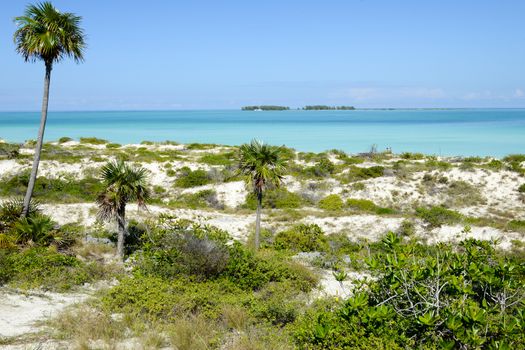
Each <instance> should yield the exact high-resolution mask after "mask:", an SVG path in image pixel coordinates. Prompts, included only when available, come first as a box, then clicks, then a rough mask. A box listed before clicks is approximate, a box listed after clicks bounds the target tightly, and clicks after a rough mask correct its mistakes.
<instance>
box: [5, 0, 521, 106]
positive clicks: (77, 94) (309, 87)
mask: <svg viewBox="0 0 525 350" xmlns="http://www.w3.org/2000/svg"><path fill="white" fill-rule="evenodd" d="M52 2H53V4H54V5H55V7H56V8H58V9H59V10H61V11H62V12H74V13H76V14H78V15H80V16H82V17H83V21H82V26H83V27H84V30H85V33H86V35H87V44H88V47H87V50H86V52H85V62H84V63H82V64H75V63H74V62H71V61H67V60H65V61H63V62H61V63H59V64H57V65H55V67H54V69H53V73H52V80H51V96H50V104H49V108H50V110H57V111H58V110H137V109H138V110H171V109H238V108H240V107H241V106H244V105H253V104H257V105H258V104H277V105H286V106H290V107H300V106H304V105H308V104H328V105H353V106H356V107H358V108H376V107H392V108H408V107H418V108H421V107H479V108H520V107H525V20H524V14H525V1H523V0H425V1H421V0H396V1H392V0H324V1H321V0H316V1H313V0H297V1H294V0H264V1H263V0H259V1H246V0H244V1H243V0H239V1H233V0H222V1H217V0H209V1H203V0H192V1H179V0H170V1H168V0H150V1H144V0H140V1H138V0H111V1H110V0H89V1H88V0H83V1H81V0H77V1H72V0H69V1H67V0H55V1H52ZM27 4H28V1H25V0H1V1H0V110H2V111H18V110H19V111H33V110H35V111H36V110H39V109H40V106H41V99H42V88H43V76H44V66H43V63H41V62H37V63H25V62H24V60H23V59H22V57H21V56H19V55H18V54H17V53H16V52H15V49H14V44H13V40H12V36H13V32H14V31H15V29H16V27H15V24H14V22H13V18H14V17H15V16H18V15H21V14H23V11H24V9H25V7H26V5H27Z"/></svg>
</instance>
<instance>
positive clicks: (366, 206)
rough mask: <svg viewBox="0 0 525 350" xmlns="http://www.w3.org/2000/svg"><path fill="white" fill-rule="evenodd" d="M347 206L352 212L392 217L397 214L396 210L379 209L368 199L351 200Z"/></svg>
mask: <svg viewBox="0 0 525 350" xmlns="http://www.w3.org/2000/svg"><path fill="white" fill-rule="evenodd" d="M346 206H347V207H348V208H349V209H351V210H355V211H364V212H369V213H375V214H377V215H391V214H395V213H396V211H395V210H394V209H391V208H384V207H379V206H377V205H376V204H375V203H374V202H372V201H371V200H368V199H355V198H349V199H347V200H346Z"/></svg>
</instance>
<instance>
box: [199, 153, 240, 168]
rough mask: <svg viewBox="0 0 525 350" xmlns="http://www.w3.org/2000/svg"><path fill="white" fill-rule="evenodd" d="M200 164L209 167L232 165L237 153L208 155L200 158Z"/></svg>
mask: <svg viewBox="0 0 525 350" xmlns="http://www.w3.org/2000/svg"><path fill="white" fill-rule="evenodd" d="M199 162H200V163H204V164H209V165H232V164H233V163H234V162H235V153H234V152H228V153H207V154H205V155H203V156H202V157H200V158H199Z"/></svg>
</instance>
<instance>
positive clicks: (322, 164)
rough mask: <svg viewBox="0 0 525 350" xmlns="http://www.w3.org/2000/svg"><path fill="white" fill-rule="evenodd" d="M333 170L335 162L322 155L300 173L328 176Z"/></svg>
mask: <svg viewBox="0 0 525 350" xmlns="http://www.w3.org/2000/svg"><path fill="white" fill-rule="evenodd" d="M335 170H336V167H335V164H334V163H332V162H331V161H330V160H329V159H328V158H325V157H323V158H321V159H319V160H318V161H317V162H316V163H315V165H313V166H311V167H306V168H305V169H304V170H303V171H302V173H301V174H302V175H303V176H306V177H328V176H330V175H332V174H333V173H334V172H335Z"/></svg>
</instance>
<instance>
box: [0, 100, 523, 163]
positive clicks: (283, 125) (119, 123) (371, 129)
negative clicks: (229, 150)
mask: <svg viewBox="0 0 525 350" xmlns="http://www.w3.org/2000/svg"><path fill="white" fill-rule="evenodd" d="M39 118H40V115H39V113H36V112H0V138H3V139H5V140H7V141H15V142H20V141H24V140H27V139H34V138H36V134H37V130H38V124H39ZM62 136H69V137H73V138H79V137H80V136H96V137H99V138H104V139H108V140H111V141H113V142H118V143H137V142H140V141H143V140H151V141H164V140H173V141H178V142H183V143H188V142H200V143H219V144H227V145H238V144H241V143H243V142H247V141H249V140H251V139H252V138H258V139H260V140H264V141H266V142H269V143H272V144H276V145H281V144H285V145H287V146H290V147H294V148H296V149H298V150H301V151H315V152H319V151H324V150H328V149H333V148H337V149H342V150H344V151H346V152H351V153H357V152H364V151H367V150H369V149H370V146H371V145H373V144H376V145H377V147H378V149H379V150H383V149H385V148H386V147H391V148H392V150H393V151H394V152H396V153H399V152H405V151H410V152H423V153H427V154H436V155H480V156H484V155H491V156H498V157H500V156H504V155H507V154H511V153H525V109H499V110H498V109H494V110H488V109H472V110H465V109H461V110H357V111H299V110H298V111H295V110H292V111H275V112H270V111H268V112H247V111H231V110H202V111H197V110H195V111H131V112H124V111H119V112H50V113H49V118H48V123H47V128H46V140H48V141H50V140H56V139H58V138H60V137H62Z"/></svg>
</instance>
